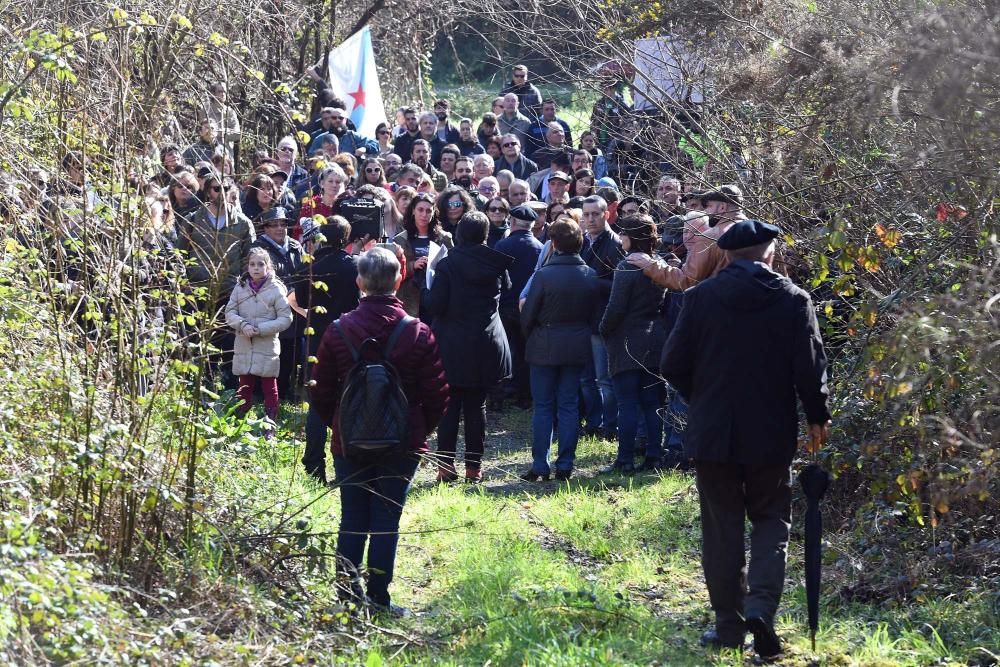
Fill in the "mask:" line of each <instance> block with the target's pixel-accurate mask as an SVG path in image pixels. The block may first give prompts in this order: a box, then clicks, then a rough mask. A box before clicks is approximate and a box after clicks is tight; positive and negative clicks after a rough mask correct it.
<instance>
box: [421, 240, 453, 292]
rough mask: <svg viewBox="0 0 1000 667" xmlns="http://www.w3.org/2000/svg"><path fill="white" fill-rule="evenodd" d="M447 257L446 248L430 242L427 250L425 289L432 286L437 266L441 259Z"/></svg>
mask: <svg viewBox="0 0 1000 667" xmlns="http://www.w3.org/2000/svg"><path fill="white" fill-rule="evenodd" d="M447 256H448V248H447V247H445V246H443V245H440V244H437V243H434V241H431V243H430V247H429V248H428V250H427V271H426V274H427V289H430V288H431V286H432V285H433V284H434V274H435V273H437V265H438V262H440V261H441V260H442V259H444V258H445V257H447Z"/></svg>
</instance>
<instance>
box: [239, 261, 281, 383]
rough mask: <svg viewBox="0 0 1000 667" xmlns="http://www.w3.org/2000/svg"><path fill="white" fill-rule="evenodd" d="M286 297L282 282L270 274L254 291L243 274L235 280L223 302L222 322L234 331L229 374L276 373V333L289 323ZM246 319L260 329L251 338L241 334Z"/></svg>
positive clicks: (262, 374)
mask: <svg viewBox="0 0 1000 667" xmlns="http://www.w3.org/2000/svg"><path fill="white" fill-rule="evenodd" d="M287 297H288V292H287V290H286V289H285V286H284V284H282V282H281V281H280V280H278V279H276V278H275V277H274V276H270V277H269V278H268V279H267V280H266V281H265V282H264V285H263V286H262V287H261V288H260V291H258V292H257V293H254V291H253V290H252V289H250V280H249V278H247V277H246V276H243V278H241V279H240V280H239V282H237V283H236V286H235V287H234V288H233V293H232V294H231V295H230V296H229V304H228V305H227V306H226V324H228V325H229V326H231V327H232V328H233V329H234V330H235V331H236V343H235V344H234V345H233V375H256V376H257V377H263V378H273V377H278V368H279V366H280V362H279V361H278V353H279V352H280V350H281V343H280V342H279V341H278V333H279V332H281V331H284V330H285V329H287V328H288V327H289V325H291V323H292V309H291V307H290V306H289V305H288V298H287ZM247 323H249V324H252V325H253V326H255V327H257V328H258V329H260V335H258V336H254V337H253V338H248V337H247V336H245V335H243V325H244V324H247Z"/></svg>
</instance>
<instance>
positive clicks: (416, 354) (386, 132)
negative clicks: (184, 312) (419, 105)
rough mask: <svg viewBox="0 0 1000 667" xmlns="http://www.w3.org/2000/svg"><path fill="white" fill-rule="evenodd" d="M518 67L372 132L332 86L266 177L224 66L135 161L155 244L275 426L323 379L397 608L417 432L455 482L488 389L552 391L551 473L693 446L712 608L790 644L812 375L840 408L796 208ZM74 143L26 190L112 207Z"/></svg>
mask: <svg viewBox="0 0 1000 667" xmlns="http://www.w3.org/2000/svg"><path fill="white" fill-rule="evenodd" d="M511 75H512V78H511V81H510V84H509V85H508V86H507V87H506V88H505V89H504V90H502V91H501V93H500V95H498V96H497V97H496V98H495V99H494V100H493V101H492V106H491V109H490V111H487V112H485V113H484V114H483V115H482V118H481V120H480V122H479V124H478V126H477V127H474V125H475V124H474V123H473V121H472V120H471V119H469V118H457V119H456V118H453V117H452V114H451V108H450V104H449V102H448V100H446V99H440V100H437V101H435V103H434V104H433V109H432V110H428V111H425V112H423V113H420V112H418V110H417V109H415V108H411V107H406V108H402V109H400V110H399V114H398V122H397V124H395V125H390V124H386V123H383V124H381V125H379V127H378V128H377V129H376V131H375V135H376V136H374V137H366V136H363V135H361V134H360V133H359V132H358V131H357V129H356V128H355V127H353V125H352V123H351V121H350V119H349V117H348V115H347V112H346V109H345V107H346V105H345V104H344V102H343V101H342V100H340V99H338V98H337V97H336V96H335V95H333V94H332V92H331V91H329V90H320V91H319V94H318V100H319V104H318V107H319V110H318V113H317V115H316V117H315V118H313V119H311V120H310V121H309V122H308V123H305V124H303V125H302V126H301V127H299V128H296V129H297V130H298V132H296V133H290V134H288V135H287V136H284V137H282V138H281V139H280V140H279V141H278V142H277V143H276V145H275V146H274V151H273V153H272V152H271V151H270V150H269V149H263V148H262V149H258V150H254V151H253V152H252V153H251V154H250V156H249V160H248V162H249V173H247V174H246V175H244V176H242V177H237V176H236V175H235V173H234V153H235V152H236V151H238V149H239V147H240V141H241V134H240V124H239V114H238V113H237V112H236V110H235V109H233V108H232V107H231V106H229V105H228V103H227V100H226V90H225V87H224V86H223V85H222V84H218V83H217V84H212V86H210V89H209V91H210V98H211V103H210V104H208V105H206V107H205V109H204V110H203V115H202V118H201V120H200V121H199V123H198V126H197V138H196V139H195V141H194V142H193V143H191V144H190V145H189V146H186V147H182V146H180V145H177V144H174V143H167V144H166V145H163V146H161V147H160V148H159V151H158V156H159V162H160V164H159V167H158V168H157V170H156V171H155V173H151V174H149V175H148V177H141V178H139V179H138V180H137V187H140V188H142V189H143V191H144V192H145V194H146V202H145V203H146V210H147V212H148V215H149V220H150V222H149V225H148V228H147V230H146V231H145V233H144V236H143V244H144V247H145V248H146V249H147V250H155V251H156V252H154V253H152V256H154V257H156V256H158V257H161V258H167V259H165V260H164V261H165V263H166V264H168V265H169V266H171V267H174V270H175V271H177V272H179V273H180V274H182V275H183V278H184V283H185V289H186V290H187V292H188V293H190V294H192V295H193V299H192V301H193V303H195V304H196V307H197V308H199V309H200V310H201V311H202V312H203V313H204V314H205V315H206V318H207V321H208V322H220V323H223V324H224V326H221V327H220V328H218V329H216V330H214V331H213V332H211V333H208V334H206V335H209V336H211V342H212V343H213V344H214V346H215V348H216V349H217V350H219V351H221V353H222V354H221V357H220V358H218V359H213V360H212V362H211V363H212V368H213V370H214V371H215V372H216V374H217V377H219V378H220V379H221V380H222V381H223V382H225V383H228V384H229V385H230V386H232V387H233V388H234V389H236V391H237V396H238V398H239V399H240V401H241V408H240V410H241V413H243V414H245V413H246V412H247V411H248V410H249V409H250V406H251V405H252V403H253V401H254V395H255V392H256V391H257V386H258V385H259V387H260V389H259V391H260V392H261V394H262V395H263V402H264V412H265V415H266V416H267V418H268V420H267V422H268V423H269V424H273V423H274V422H276V421H277V420H278V418H279V406H280V402H281V401H282V400H289V401H291V400H295V399H296V397H297V396H298V395H299V391H300V389H301V388H302V387H303V386H305V385H310V389H309V397H310V398H309V410H308V414H307V417H306V447H305V453H304V456H303V464H304V466H305V469H306V471H307V472H308V474H310V475H312V476H314V477H315V478H316V479H317V480H319V481H321V482H324V483H325V482H326V481H327V477H326V476H327V454H328V452H329V453H330V454H332V458H333V466H332V467H333V470H334V473H335V481H336V483H337V486H338V488H339V489H340V492H341V497H342V518H341V526H340V530H341V532H340V537H339V540H338V555H339V556H340V560H341V567H342V569H343V571H344V572H345V574H347V575H349V576H350V579H351V582H352V583H351V586H349V590H350V594H351V595H352V596H354V597H355V598H356V599H358V600H364V599H368V600H370V601H371V602H372V603H373V604H375V605H377V606H379V607H380V608H386V609H391V608H392V605H391V602H390V595H389V592H388V588H389V584H390V582H391V581H392V576H393V563H394V560H395V550H396V545H397V541H398V534H397V531H398V525H399V520H400V516H401V512H402V507H403V504H404V502H405V498H406V493H407V490H408V488H409V484H410V480H411V479H412V477H413V475H414V472H415V470H416V468H417V465H418V462H419V460H420V459H421V457H425V458H428V459H429V460H431V461H432V462H433V465H434V466H435V473H436V476H437V480H438V481H439V482H442V483H449V482H454V481H456V480H458V479H459V478H460V477H461V478H462V479H464V480H466V481H468V482H471V483H476V482H479V481H481V479H482V471H483V465H484V458H485V457H486V456H487V447H486V444H487V432H486V423H487V419H486V416H487V410H493V411H498V412H499V411H503V410H505V409H530V410H531V434H532V435H531V443H530V449H531V461H532V462H531V465H530V467H528V468H527V469H526V470H524V471H522V473H521V478H522V479H523V480H524V481H525V482H527V483H538V482H541V481H546V480H549V479H550V478H552V477H554V478H555V479H556V480H568V479H570V478H571V477H572V475H573V473H574V465H575V456H576V449H577V443H578V441H579V439H580V437H581V436H599V437H603V438H606V439H609V440H612V441H615V442H616V443H617V453H616V455H615V457H614V459H613V460H610V461H608V462H607V465H606V466H605V467H604V468H602V470H601V472H602V473H606V474H610V473H614V474H630V473H633V472H636V471H658V470H665V469H680V470H689V469H692V468H694V469H696V471H697V478H698V487H699V492H700V493H701V498H702V508H703V516H702V518H703V524H704V525H705V526H706V529H705V535H706V537H705V559H706V560H705V569H706V576H707V578H708V582H709V591H710V594H711V597H712V604H713V608H715V611H716V626H715V629H714V630H713V631H712V633H711V635H710V636H707V638H706V641H707V642H708V643H711V644H713V645H720V646H729V645H737V644H741V643H742V641H743V639H742V637H743V633H745V632H746V631H751V632H753V633H754V637H755V641H759V643H760V646H759V647H758V652H759V653H761V655H762V656H764V657H768V656H767V655H765V654H770V655H773V654H774V653H775V652H776V651H777V650H778V649H779V647H776V646H775V645H774V642H776V641H777V640H776V637H772V635H773V620H774V613H775V611H776V608H777V604H778V597H779V596H780V590H781V585H782V577H783V563H784V548H785V544H786V543H787V539H788V521H787V519H788V515H789V513H790V492H789V486H788V479H787V478H788V474H787V473H788V468H789V465H790V463H791V457H792V455H793V454H794V451H795V445H796V442H797V426H796V425H797V414H796V405H795V396H796V395H798V397H799V398H800V399H801V400H802V402H803V404H804V405H805V407H806V412H807V415H808V418H809V423H810V424H811V425H813V427H814V429H815V431H814V434H813V435H814V439H815V440H817V441H820V440H822V439H824V438H825V424H826V422H827V420H828V419H829V415H828V414H827V412H826V397H825V392H826V390H825V385H824V382H825V375H824V373H825V359H824V357H823V351H822V344H821V343H820V342H819V334H818V331H817V329H816V322H815V316H814V315H813V314H812V306H811V303H810V302H809V297H808V296H807V295H806V294H805V293H804V292H802V291H801V290H799V289H798V288H796V287H794V286H793V285H792V284H791V282H790V281H788V279H787V278H785V277H783V276H780V275H779V274H778V273H776V272H774V271H773V270H772V268H771V265H772V262H773V256H774V239H775V237H776V236H777V230H776V228H773V227H772V226H770V225H767V224H765V223H761V222H759V221H754V220H747V219H746V216H745V215H744V214H743V194H742V192H741V191H740V189H739V188H738V187H737V186H735V185H720V186H718V187H713V188H709V189H703V188H698V189H695V188H693V187H692V186H691V185H690V184H687V185H685V184H684V183H683V181H682V179H681V178H680V176H679V172H678V171H676V170H675V169H674V168H673V167H670V166H669V165H667V166H662V165H660V166H657V165H659V163H657V162H656V161H655V160H649V159H647V158H646V157H645V156H640V155H639V153H638V152H637V151H636V150H635V145H634V137H633V130H634V123H635V120H634V119H633V118H632V117H631V115H630V112H629V109H628V106H627V104H626V103H625V101H624V99H623V98H622V97H621V96H620V95H618V94H617V93H616V92H615V91H614V90H613V89H610V90H609V91H607V92H606V95H605V97H604V98H602V100H601V101H599V102H598V105H597V106H596V107H595V111H594V118H593V121H592V127H591V129H590V130H589V131H585V132H583V133H582V134H581V136H580V137H579V141H578V144H577V146H576V147H574V146H573V143H572V133H571V128H570V125H569V124H568V123H567V122H566V121H565V120H563V119H561V118H560V117H559V116H558V105H557V104H556V102H555V101H554V100H552V99H550V98H546V97H545V96H544V95H542V94H541V93H540V91H539V90H538V88H537V87H535V86H534V85H533V84H532V83H531V82H530V81H529V80H528V76H529V72H528V70H527V68H525V67H523V66H517V67H514V68H513V70H512V72H511ZM305 137H308V139H307V140H304V139H305ZM651 164H652V165H654V166H653V167H651V166H650V165H651ZM661 166H662V168H661ZM62 167H63V171H64V172H65V174H66V178H65V179H64V180H63V181H61V182H60V183H59V184H58V185H54V184H48V183H47V174H46V173H45V172H42V171H40V170H39V171H38V172H36V173H33V175H32V180H31V182H30V183H26V184H24V192H23V193H22V194H23V196H22V197H21V200H22V205H23V206H24V209H25V211H31V210H34V211H43V212H44V211H53V210H60V209H62V210H65V208H66V204H65V201H66V197H67V196H70V197H76V198H77V199H78V200H80V201H81V207H82V208H81V210H84V211H86V210H88V207H90V208H93V207H94V206H96V205H98V203H99V200H100V196H101V195H100V194H98V193H97V192H96V191H94V190H93V189H92V188H91V186H89V185H88V183H87V180H86V178H85V176H86V172H87V168H88V163H87V160H86V159H85V158H84V157H83V156H82V155H80V154H77V153H69V154H67V156H66V158H65V159H64V160H63V164H62ZM67 235H68V236H73V232H72V231H71V232H70V233H68V234H67ZM171 258H172V259H171ZM177 258H179V262H180V268H177V266H178V264H177V261H176V260H177ZM70 259H71V258H70ZM68 263H69V264H70V265H72V261H68ZM713 277H715V279H714V280H710V278H713ZM690 288H695V289H690ZM695 296H697V298H696V299H695ZM695 304H697V305H695ZM370 340H374V341H376V342H377V343H379V344H381V345H382V347H383V353H384V355H385V357H386V360H387V363H388V364H389V365H391V367H392V369H393V370H392V377H393V378H395V380H393V381H398V383H399V386H400V391H401V392H402V396H403V399H404V400H405V403H406V405H407V406H408V407H407V416H406V418H407V421H406V424H407V428H408V435H407V437H406V438H404V439H403V440H404V442H401V443H396V444H397V445H398V447H397V448H396V450H393V452H394V453H392V454H391V455H382V456H379V457H376V458H373V459H369V460H366V459H364V458H363V457H356V456H351V455H350V454H349V453H350V451H351V449H350V448H351V447H352V446H354V445H353V444H352V442H348V441H347V439H345V438H344V437H342V431H343V429H344V426H345V424H344V420H345V419H349V420H353V419H367V418H368V417H367V415H365V416H361V415H345V414H344V412H342V411H341V408H342V405H341V399H342V397H343V396H344V394H345V392H346V391H348V390H349V389H348V386H349V385H350V382H348V379H349V377H350V375H351V373H352V372H353V371H352V368H354V367H356V366H357V365H358V364H359V363H366V357H365V355H364V353H363V351H364V350H365V349H367V346H366V343H367V342H369V341H370ZM756 346H759V349H755V347H756ZM661 361H662V363H661ZM367 363H369V364H375V363H377V360H376V361H372V360H370V359H368V360H367ZM734 374H737V375H739V381H740V382H742V383H744V384H747V383H748V382H749V384H750V385H751V386H752V392H751V395H750V396H745V393H746V392H745V391H744V390H742V389H735V388H733V387H732V378H733V375H734ZM744 374H745V376H744ZM755 374H759V375H760V376H763V377H759V376H758V375H755ZM379 377H382V376H379ZM664 378H666V380H665V379H664ZM750 378H754V379H753V380H752V381H750ZM397 398H398V397H397ZM755 415H756V417H755ZM761 415H764V417H763V423H765V424H767V425H768V426H767V428H764V429H763V430H761V429H760V423H761ZM755 419H756V420H757V421H754V420H755ZM463 423H464V434H465V437H464V453H463V454H462V459H461V462H462V464H463V467H464V470H462V471H461V472H462V473H463V474H460V471H459V469H458V468H457V467H456V461H457V460H458V457H459V454H458V451H457V450H458V433H459V426H460V424H463ZM435 430H437V447H436V450H435V451H433V452H431V451H429V447H428V437H429V436H430V435H431V434H432V433H433V432H434V431H435ZM331 432H332V438H331V437H330V433H331ZM273 433H274V431H273V429H271V428H268V429H267V430H266V431H265V435H266V436H267V437H273ZM352 437H353V436H352ZM328 440H330V443H329V445H328ZM553 440H554V441H555V444H556V448H555V449H556V451H555V456H554V458H553V453H552V448H553ZM369 444H370V443H369ZM383 444H384V443H383ZM328 447H329V449H328ZM748 471H750V472H749V473H748ZM750 477H753V479H763V480H764V481H763V482H761V483H760V484H759V485H755V484H749V483H748V479H749V478H750ZM736 489H743V490H742V491H740V492H737V491H736ZM744 505H745V506H746V507H747V508H749V509H748V510H747V512H748V514H749V518H750V520H751V522H753V523H754V526H755V533H754V535H755V537H754V540H755V541H754V547H753V548H754V549H757V550H759V551H760V554H761V555H760V558H761V559H762V560H761V561H760V562H762V563H763V562H765V561H766V562H767V563H768V565H767V566H761V567H756V568H755V567H754V562H755V561H753V560H752V561H751V577H750V589H749V590H750V594H749V597H746V595H745V589H744V587H743V584H741V583H740V582H739V576H738V575H739V571H740V570H741V568H744V563H743V560H742V558H743V556H742V554H743V549H742V547H739V548H738V549H737V548H736V547H735V546H734V545H735V542H736V541H737V540H740V542H739V544H740V545H741V544H742V542H741V540H742V539H743V534H742V530H743V519H742V517H743V512H744ZM737 524H738V528H737ZM758 529H759V533H760V534H759V536H758ZM737 533H738V536H737ZM758 537H759V540H758ZM366 541H367V545H368V560H367V573H368V576H367V584H366V585H364V584H363V582H362V580H361V574H360V573H362V572H363V571H364V570H363V568H362V563H363V556H364V550H365V545H366ZM758 542H759V544H758ZM734 550H735V551H739V554H740V557H739V558H736V557H735V555H733V553H730V552H733V551H734ZM755 553H756V552H755ZM754 558H756V555H755V556H754ZM777 560H781V566H780V567H778V565H776V561H777ZM755 574H756V575H757V576H756V578H755V577H754V575H755ZM758 585H759V587H760V590H755V586H758ZM744 598H745V599H744ZM772 640H773V641H772ZM768 642H771V643H768Z"/></svg>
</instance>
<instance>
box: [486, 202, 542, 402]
mask: <svg viewBox="0 0 1000 667" xmlns="http://www.w3.org/2000/svg"><path fill="white" fill-rule="evenodd" d="M537 219H538V214H536V213H535V211H534V210H532V208H531V207H530V206H528V205H526V204H522V205H520V206H515V207H514V208H512V209H511V210H510V236H508V237H507V238H505V239H502V240H501V241H499V242H498V243H497V244H496V246H495V249H496V251H497V252H501V253H503V254H505V255H509V256H510V257H513V258H514V263H513V264H511V266H510V269H508V273H509V274H510V289H505V290H504V291H503V292H501V293H500V320H501V321H502V322H503V328H504V330H505V331H506V332H507V340H508V342H509V343H510V354H511V357H512V359H513V364H514V368H513V379H512V383H511V384H512V385H513V386H512V388H513V395H514V401H515V403H516V404H517V406H518V407H520V408H524V409H527V408H529V407H531V379H530V376H529V375H528V362H527V360H526V359H525V356H524V342H525V339H524V334H523V333H522V332H521V312H520V310H519V309H518V306H517V301H518V296H519V295H520V294H521V290H523V289H524V286H525V285H527V284H528V279H529V278H530V277H531V274H532V273H534V271H535V264H537V263H538V255H539V254H541V252H542V244H541V243H539V241H538V239H536V238H535V235H534V234H532V233H531V226H532V225H533V224H534V222H535V221H536V220H537Z"/></svg>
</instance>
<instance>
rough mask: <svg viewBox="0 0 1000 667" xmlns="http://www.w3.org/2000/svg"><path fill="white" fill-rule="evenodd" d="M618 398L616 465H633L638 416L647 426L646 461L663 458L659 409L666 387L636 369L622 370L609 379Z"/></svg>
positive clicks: (651, 376)
mask: <svg viewBox="0 0 1000 667" xmlns="http://www.w3.org/2000/svg"><path fill="white" fill-rule="evenodd" d="M612 382H613V383H614V385H615V395H616V396H617V397H618V458H617V462H618V463H634V461H635V434H636V432H637V431H638V428H639V417H640V413H641V416H642V421H643V423H645V425H646V459H647V460H650V461H652V460H656V459H659V458H660V457H661V456H663V445H662V442H663V420H662V419H661V418H660V408H661V407H663V401H664V399H665V397H666V387H665V386H664V384H663V380H660V379H659V378H657V377H656V376H655V375H653V374H652V373H650V372H648V371H646V370H643V369H640V368H636V369H633V370H629V371H622V372H621V373H618V374H617V375H615V376H614V377H613V378H612Z"/></svg>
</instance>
